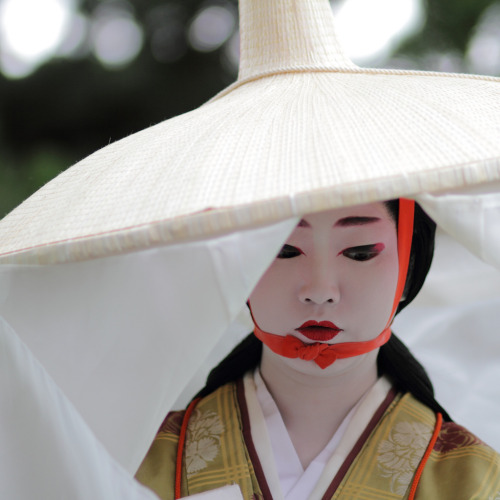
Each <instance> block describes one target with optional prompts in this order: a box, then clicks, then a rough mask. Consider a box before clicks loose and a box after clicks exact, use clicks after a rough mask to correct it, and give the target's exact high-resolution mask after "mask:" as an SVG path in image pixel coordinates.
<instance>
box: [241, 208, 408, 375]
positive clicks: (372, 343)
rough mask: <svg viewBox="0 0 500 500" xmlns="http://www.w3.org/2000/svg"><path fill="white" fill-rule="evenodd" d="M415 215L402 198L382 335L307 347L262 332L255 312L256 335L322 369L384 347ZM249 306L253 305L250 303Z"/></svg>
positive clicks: (405, 269)
mask: <svg viewBox="0 0 500 500" xmlns="http://www.w3.org/2000/svg"><path fill="white" fill-rule="evenodd" d="M414 212H415V202H414V201H413V200H407V199H405V198H400V199H399V219H398V257H399V273H398V283H397V286H396V294H395V296H394V302H393V305H392V311H391V315H390V317H389V321H387V325H386V326H385V328H384V330H383V332H382V333H381V334H380V335H378V336H377V337H375V338H374V339H372V340H368V341H366V342H342V343H340V344H325V343H322V342H314V343H313V344H306V343H305V342H302V340H300V339H298V338H297V337H294V336H293V335H287V336H285V337H282V336H281V335H275V334H272V333H267V332H264V331H262V330H261V329H260V328H259V327H258V326H257V323H256V322H255V319H254V318H253V314H252V309H251V307H250V314H251V315H252V320H253V322H254V325H255V330H254V334H255V336H256V337H257V338H258V339H259V340H260V341H262V342H263V343H264V344H265V345H266V346H267V347H269V349H271V351H273V352H275V353H276V354H279V355H280V356H284V357H285V358H300V359H304V360H306V361H314V362H315V363H316V364H317V365H318V366H319V367H320V368H322V369H324V368H327V367H328V366H330V365H331V364H333V363H334V362H335V361H336V360H337V359H344V358H352V357H353V356H360V355H361V354H367V353H368V352H370V351H373V350H374V349H377V348H378V347H380V346H382V345H384V344H385V343H386V342H388V340H389V339H390V337H391V324H392V321H393V319H394V315H395V313H396V310H397V308H398V305H399V302H400V300H401V297H402V295H403V291H404V288H405V283H406V275H407V274H408V264H409V261H410V251H411V241H412V236H413V216H414ZM249 306H250V303H249Z"/></svg>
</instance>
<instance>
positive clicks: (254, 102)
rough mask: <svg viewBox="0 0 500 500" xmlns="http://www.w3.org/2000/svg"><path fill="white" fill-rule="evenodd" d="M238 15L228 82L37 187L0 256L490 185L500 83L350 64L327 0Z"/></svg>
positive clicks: (178, 236) (33, 258)
mask: <svg viewBox="0 0 500 500" xmlns="http://www.w3.org/2000/svg"><path fill="white" fill-rule="evenodd" d="M240 15H241V16H242V19H241V30H242V35H241V37H242V62H241V70H240V78H239V80H238V81H237V82H236V83H235V84H233V85H232V86H231V87H229V88H228V89H226V90H225V91H223V92H222V93H221V94H219V95H218V96H216V97H215V98H214V99H212V101H210V102H209V103H207V104H205V105H204V106H202V107H201V108H199V109H197V110H195V111H192V112H190V113H187V114H185V115H181V116H179V117H176V118H173V119H171V120H168V121H166V122H163V123H160V124H158V125H156V126H154V127H151V128H149V129H146V130H144V131H142V132H139V133H137V134H134V135H132V136H130V137H127V138H125V139H123V140H121V141H119V142H116V143H114V144H111V145H110V146H107V147H106V148H104V149H102V150H100V151H98V152H96V153H94V154H93V155H91V156H90V157H88V158H86V159H84V160H83V161H81V162H80V163H78V164H77V165H75V166H73V167H72V168H70V169H68V170H67V171H65V172H63V173H62V174H61V175H60V176H58V177H57V178H56V179H54V180H53V181H51V182H50V183H49V184H47V185H46V186H44V187H43V188H42V189H41V190H40V191H38V192H37V193H35V194H34V195H33V196H32V197H31V198H29V199H28V200H26V201H25V202H24V203H23V204H22V205H20V206H19V207H18V208H17V209H15V210H14V211H13V212H11V213H10V214H9V215H8V216H7V217H6V218H5V219H4V220H3V221H1V222H0V262H5V263H7V262H16V263H27V264H31V263H33V264H34V263H58V262H65V261H75V260H85V259H90V258H97V257H104V256H108V255H113V254H117V253H122V252H129V251H134V250H139V249H143V248H148V247H151V246H155V245H165V244H171V243H178V242H182V241H187V240H192V239H199V238H209V237H213V236H215V235H218V234H223V233H226V232H229V231H234V230H238V229H243V228H248V227H255V226H258V225H263V224H269V223H272V222H275V221H278V220H282V219H285V218H288V217H290V216H293V215H301V214H304V213H307V212H315V211H320V210H325V209H330V208H335V207H339V206H343V205H353V204H358V203H365V202H371V201H376V200H384V199H390V198H395V197H399V196H412V195H415V194H417V193H422V192H435V191H440V190H445V189H451V188H457V187H461V186H469V185H474V184H481V183H486V182H490V181H493V180H497V179H500V140H499V139H500V85H499V83H500V80H499V79H495V78H489V77H479V76H465V75H450V74H436V73H422V72H405V71H390V70H370V69H366V70H364V69H360V68H357V67H356V66H354V65H353V64H352V63H350V61H348V60H347V59H346V58H345V56H344V55H343V54H342V51H341V50H340V48H339V46H338V43H337V41H336V38H335V35H334V30H333V24H332V22H333V20H332V19H331V18H332V14H331V10H330V7H329V3H328V1H327V0H282V1H281V2H269V1H267V0H258V1H256V0H247V1H242V2H241V3H240ZM259 34H261V35H262V36H261V35H259ZM257 42H258V43H257Z"/></svg>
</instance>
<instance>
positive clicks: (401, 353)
mask: <svg viewBox="0 0 500 500" xmlns="http://www.w3.org/2000/svg"><path fill="white" fill-rule="evenodd" d="M385 204H386V207H387V208H388V211H389V212H390V214H391V216H392V217H393V218H394V220H395V222H396V227H397V221H398V215H399V200H390V201H387V202H385ZM435 232H436V224H435V223H434V221H433V220H432V219H431V218H430V217H429V216H428V215H427V214H426V213H425V212H424V211H423V210H422V208H421V207H420V205H418V204H417V203H415V217H414V223H413V239H412V246H411V252H410V262H409V265H408V275H407V278H406V284H405V289H404V292H403V299H402V300H401V302H400V304H399V307H398V309H397V311H396V314H397V313H399V312H400V311H401V310H402V309H403V308H404V307H406V306H407V305H408V304H409V303H410V302H411V301H412V300H413V299H414V298H415V296H416V295H417V293H418V292H419V291H420V289H421V288H422V285H423V284H424V281H425V277H426V276H427V273H428V272H429V268H430V266H431V263H432V256H433V254H434V236H435ZM261 356H262V342H261V341H260V340H259V339H257V337H256V336H255V335H254V334H253V333H251V334H250V335H248V336H247V337H245V338H244V339H243V340H242V341H241V342H240V343H239V344H238V345H237V346H236V347H235V348H234V349H233V350H232V351H231V352H230V353H229V354H228V355H227V356H226V357H225V358H224V359H223V360H222V361H221V362H220V363H219V365H217V366H216V367H215V368H214V369H213V370H212V371H211V372H210V374H209V375H208V378H207V382H206V385H205V387H204V388H203V389H202V390H201V391H200V392H199V393H198V394H197V395H196V397H203V396H206V395H208V394H210V393H211V392H213V391H215V389H217V388H218V387H220V386H222V385H224V384H226V383H228V382H231V381H234V380H237V379H239V378H241V377H242V376H243V375H244V374H245V373H246V372H248V371H250V370H253V369H255V368H256V367H257V366H258V365H259V363H260V359H261ZM377 369H378V374H379V376H381V375H386V376H388V377H389V378H390V379H391V380H392V382H393V384H394V386H395V387H396V389H398V390H399V391H402V392H410V393H411V394H413V396H414V397H415V398H416V399H418V400H419V401H421V402H422V403H424V404H425V405H427V406H428V407H429V408H431V409H432V410H434V411H435V412H439V413H441V414H442V415H443V418H444V420H445V421H451V418H450V416H449V415H448V413H447V412H446V410H444V409H443V408H442V406H441V405H440V404H439V403H438V402H437V401H436V400H435V398H434V388H433V386H432V382H431V381H430V378H429V376H428V375H427V372H426V371H425V369H424V367H423V366H422V365H421V364H420V363H419V362H418V361H417V359H416V358H415V357H414V356H413V354H412V353H411V352H410V350H409V349H408V348H407V347H406V346H405V345H404V344H403V342H401V340H399V338H398V337H397V336H396V335H394V333H393V334H392V335H391V338H390V339H389V341H388V342H387V343H386V344H384V345H383V346H382V347H381V348H380V350H379V354H378V357H377Z"/></svg>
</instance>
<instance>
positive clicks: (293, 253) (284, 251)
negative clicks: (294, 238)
mask: <svg viewBox="0 0 500 500" xmlns="http://www.w3.org/2000/svg"><path fill="white" fill-rule="evenodd" d="M303 254H304V252H303V251H302V250H301V249H300V248H297V247H294V246H292V245H283V246H282V248H281V250H280V253H279V254H278V255H277V256H276V258H277V259H292V258H293V257H298V256H299V255H303Z"/></svg>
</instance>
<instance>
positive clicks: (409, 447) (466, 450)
mask: <svg viewBox="0 0 500 500" xmlns="http://www.w3.org/2000/svg"><path fill="white" fill-rule="evenodd" d="M184 414H185V412H173V413H170V414H169V415H168V416H167V418H166V419H165V421H164V423H163V425H162V426H161V428H160V430H159V432H158V435H157V437H156V439H155V441H154V442H153V445H152V446H151V448H150V450H149V452H148V454H147V456H146V458H145V459H144V462H143V463H142V465H141V467H140V469H139V472H138V473H137V479H138V480H139V481H140V482H141V483H143V484H145V485H146V486H148V487H149V488H151V489H152V490H153V491H155V492H156V493H157V495H158V496H159V497H160V498H161V499H162V500H173V498H174V487H175V486H174V485H175V466H176V455H177V445H178V442H179V434H180V429H181V425H182V420H183V418H184ZM422 467H423V469H422ZM419 470H423V472H422V473H421V476H420V475H419V474H420V472H419ZM325 471H326V469H325ZM330 481H331V483H330V486H329V487H328V488H327V490H326V491H325V492H324V494H323V497H322V500H337V499H338V500H340V499H345V498H364V499H365V500H370V499H373V500H375V499H377V500H380V499H381V498H390V499H394V500H396V499H401V500H404V499H409V498H414V499H417V500H428V499H432V498H453V500H479V499H481V500H500V459H499V455H498V454H497V453H496V452H495V451H494V450H492V449H491V448H490V447H488V446H487V445H485V444H484V443H483V442H482V441H481V440H479V439H478V438H477V437H476V436H474V435H473V434H471V433H470V432H469V431H467V430H466V429H464V428H463V427H461V426H459V425H457V424H455V423H453V422H445V423H443V424H442V426H441V427H440V428H439V420H438V419H437V418H436V415H435V414H434V412H433V411H432V410H431V409H429V408H428V407H427V406H425V405H424V404H422V403H421V402H419V401H417V400H416V399H415V398H414V397H413V396H412V395H411V394H408V393H407V394H401V393H399V394H397V395H395V396H394V395H393V396H392V399H391V398H389V399H388V402H387V403H384V404H383V405H382V406H381V407H380V408H379V410H377V412H376V413H375V414H374V416H373V418H372V422H371V423H370V424H369V425H368V427H367V428H366V429H365V431H364V432H363V434H362V436H361V437H360V439H359V440H358V442H357V443H356V445H355V446H354V448H353V449H352V450H351V452H350V453H349V455H348V457H347V458H346V459H345V460H344V462H343V465H342V467H341V468H340V470H339V471H338V473H337V474H336V475H335V477H332V478H330ZM229 484H238V485H239V487H240V489H241V491H242V494H243V497H244V498H245V500H260V499H266V500H268V499H269V500H271V499H272V496H271V494H270V490H269V487H268V484H267V478H266V472H265V471H264V470H263V468H262V465H261V464H260V462H259V458H258V456H257V453H256V451H255V448H254V444H253V441H252V438H251V435H250V431H249V419H248V411H247V407H246V402H245V396H244V391H243V384H242V383H241V381H239V382H237V383H230V384H227V385H225V386H223V387H220V388H219V389H217V390H216V391H214V392H213V393H212V394H210V395H209V396H207V397H205V398H203V399H202V400H201V401H200V402H199V403H198V404H197V406H196V407H195V409H194V411H193V413H192V414H191V416H190V418H189V424H188V426H187V434H186V442H185V446H184V450H183V462H182V481H181V487H182V496H188V495H193V494H196V493H201V492H203V491H208V490H213V489H216V488H220V487H222V486H225V485H229ZM413 494H414V496H412V495H413Z"/></svg>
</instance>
